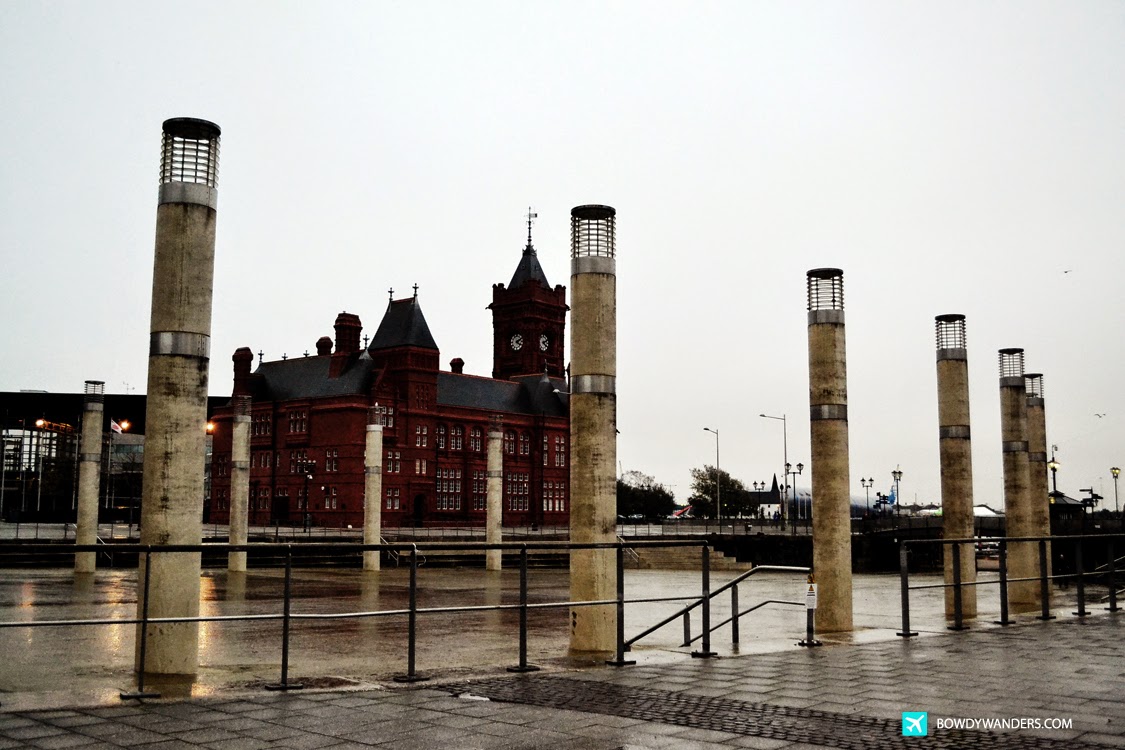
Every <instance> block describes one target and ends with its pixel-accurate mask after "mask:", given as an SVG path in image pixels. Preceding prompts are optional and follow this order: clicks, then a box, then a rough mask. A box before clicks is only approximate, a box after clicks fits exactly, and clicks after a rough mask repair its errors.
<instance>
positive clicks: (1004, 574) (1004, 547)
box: [996, 539, 1012, 625]
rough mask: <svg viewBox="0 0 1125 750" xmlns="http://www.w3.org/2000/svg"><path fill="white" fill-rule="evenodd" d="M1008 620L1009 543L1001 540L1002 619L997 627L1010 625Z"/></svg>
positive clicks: (998, 621) (997, 622)
mask: <svg viewBox="0 0 1125 750" xmlns="http://www.w3.org/2000/svg"><path fill="white" fill-rule="evenodd" d="M1011 622H1012V621H1011V620H1009V619H1008V542H1007V540H1006V539H1002V540H1000V619H999V620H997V621H996V624H997V625H1009V624H1011Z"/></svg>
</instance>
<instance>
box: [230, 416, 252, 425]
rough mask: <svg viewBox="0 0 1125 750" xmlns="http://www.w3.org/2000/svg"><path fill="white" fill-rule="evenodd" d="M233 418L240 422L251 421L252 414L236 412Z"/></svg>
mask: <svg viewBox="0 0 1125 750" xmlns="http://www.w3.org/2000/svg"><path fill="white" fill-rule="evenodd" d="M233 419H234V421H235V423H238V422H246V423H249V422H250V415H249V414H235V415H234V417H233Z"/></svg>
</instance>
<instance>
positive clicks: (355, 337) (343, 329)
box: [336, 312, 363, 354]
mask: <svg viewBox="0 0 1125 750" xmlns="http://www.w3.org/2000/svg"><path fill="white" fill-rule="evenodd" d="M361 331H363V324H362V323H360V322H359V316H358V315H356V314H355V313H349V312H342V313H340V314H339V315H337V316H336V353H337V354H351V353H352V352H358V351H359V334H360V332H361Z"/></svg>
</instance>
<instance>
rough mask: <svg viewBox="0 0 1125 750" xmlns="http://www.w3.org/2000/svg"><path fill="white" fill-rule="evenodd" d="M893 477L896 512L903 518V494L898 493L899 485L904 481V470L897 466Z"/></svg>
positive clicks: (892, 473)
mask: <svg viewBox="0 0 1125 750" xmlns="http://www.w3.org/2000/svg"><path fill="white" fill-rule="evenodd" d="M891 476H892V477H893V478H894V480H895V506H896V508H895V512H896V513H898V515H899V516H900V517H901V516H902V494H901V493H900V492H899V491H898V483H899V481H900V480H901V479H902V469H900V468H898V467H897V466H896V467H895V470H894V471H892V472H891Z"/></svg>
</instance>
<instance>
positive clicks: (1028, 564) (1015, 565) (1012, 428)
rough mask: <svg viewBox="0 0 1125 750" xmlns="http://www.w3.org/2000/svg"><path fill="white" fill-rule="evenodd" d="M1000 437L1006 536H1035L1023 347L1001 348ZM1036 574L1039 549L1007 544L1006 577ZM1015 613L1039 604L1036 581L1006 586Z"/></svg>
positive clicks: (1032, 544) (1029, 543) (1022, 544)
mask: <svg viewBox="0 0 1125 750" xmlns="http://www.w3.org/2000/svg"><path fill="white" fill-rule="evenodd" d="M1000 436H1001V440H1002V448H1003V451H1004V514H1005V515H1006V516H1007V519H1006V521H1007V535H1008V536H1010V537H1022V536H1034V535H1035V527H1034V525H1033V524H1032V517H1031V492H1030V472H1029V464H1028V452H1027V392H1026V390H1025V387H1024V379H1023V349H1001V350H1000ZM1038 574H1039V550H1038V547H1037V545H1035V544H1034V543H1031V542H1022V543H1015V544H1009V545H1008V580H1012V579H1014V578H1034V577H1035V576H1037V575H1038ZM1008 602H1009V605H1010V606H1011V608H1012V610H1013V611H1014V612H1028V611H1031V610H1033V609H1035V608H1036V607H1038V605H1039V585H1038V583H1037V582H1036V581H1025V582H1022V583H1011V584H1009V585H1008Z"/></svg>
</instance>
